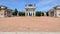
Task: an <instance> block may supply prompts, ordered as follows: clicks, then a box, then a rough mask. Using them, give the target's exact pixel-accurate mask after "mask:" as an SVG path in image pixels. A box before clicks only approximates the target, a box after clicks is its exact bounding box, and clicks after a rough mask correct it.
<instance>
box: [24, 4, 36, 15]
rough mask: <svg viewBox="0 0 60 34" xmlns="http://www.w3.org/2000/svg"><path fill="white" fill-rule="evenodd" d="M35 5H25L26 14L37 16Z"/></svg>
mask: <svg viewBox="0 0 60 34" xmlns="http://www.w3.org/2000/svg"><path fill="white" fill-rule="evenodd" d="M35 9H36V8H35V5H32V4H29V5H26V7H25V16H35Z"/></svg>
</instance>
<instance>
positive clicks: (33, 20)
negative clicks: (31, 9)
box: [0, 16, 60, 32]
mask: <svg viewBox="0 0 60 34" xmlns="http://www.w3.org/2000/svg"><path fill="white" fill-rule="evenodd" d="M0 32H60V18H55V17H44V16H43V17H28V16H27V17H10V18H9V17H8V18H0Z"/></svg>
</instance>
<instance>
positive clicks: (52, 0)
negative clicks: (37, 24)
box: [37, 0, 54, 6]
mask: <svg viewBox="0 0 60 34" xmlns="http://www.w3.org/2000/svg"><path fill="white" fill-rule="evenodd" d="M52 2H54V0H42V1H39V2H38V3H37V6H44V5H47V4H49V3H52Z"/></svg>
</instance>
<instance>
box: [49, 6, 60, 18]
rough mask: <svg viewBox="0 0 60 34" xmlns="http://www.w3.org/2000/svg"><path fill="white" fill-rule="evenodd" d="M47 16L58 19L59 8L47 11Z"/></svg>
mask: <svg viewBox="0 0 60 34" xmlns="http://www.w3.org/2000/svg"><path fill="white" fill-rule="evenodd" d="M49 16H51V17H60V6H56V7H54V8H53V9H51V10H49Z"/></svg>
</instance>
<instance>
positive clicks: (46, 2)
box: [0, 0, 60, 11]
mask: <svg viewBox="0 0 60 34" xmlns="http://www.w3.org/2000/svg"><path fill="white" fill-rule="evenodd" d="M26 4H36V11H48V10H50V9H52V8H53V7H54V6H57V5H60V0H0V5H5V6H7V7H8V8H10V9H13V10H14V9H15V8H17V9H18V10H19V11H24V10H25V5H26Z"/></svg>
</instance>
